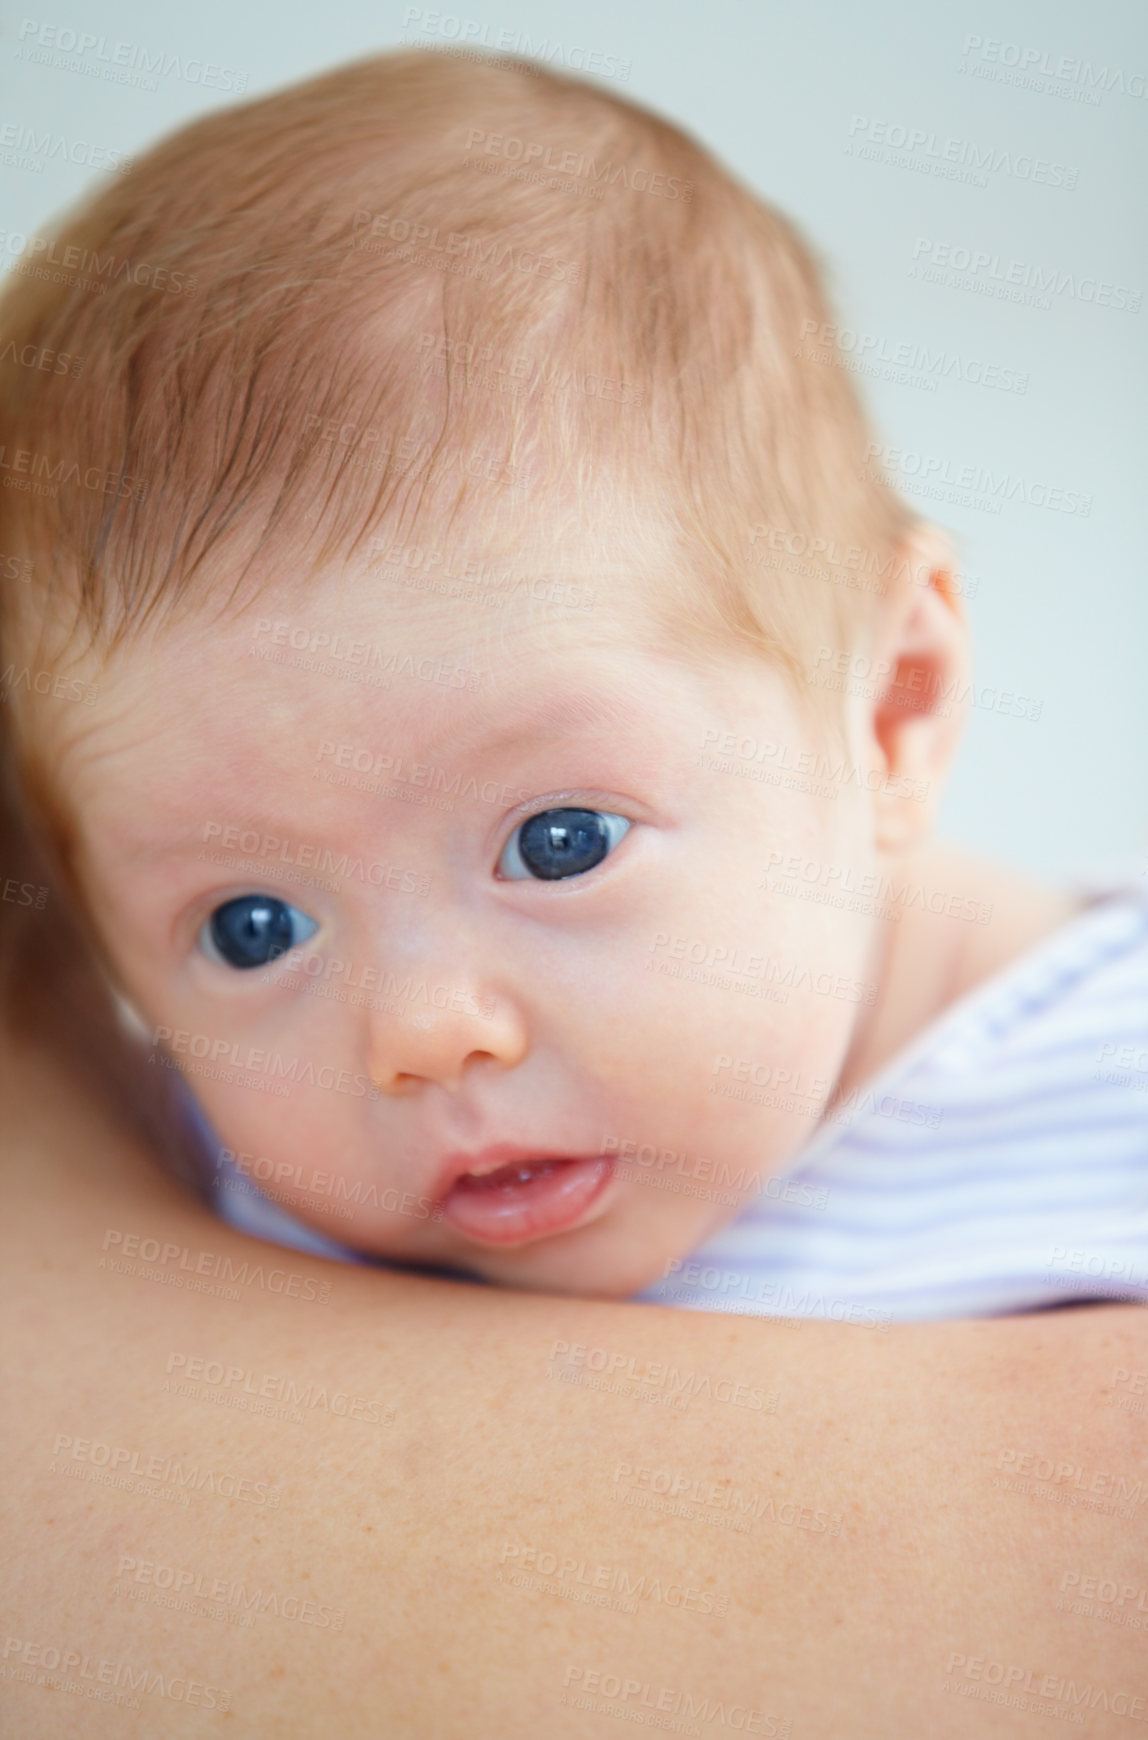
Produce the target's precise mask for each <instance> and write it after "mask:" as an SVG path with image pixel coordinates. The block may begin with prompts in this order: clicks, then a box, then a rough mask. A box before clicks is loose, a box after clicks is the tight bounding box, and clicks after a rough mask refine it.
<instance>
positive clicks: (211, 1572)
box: [0, 1068, 1148, 1740]
mask: <svg viewBox="0 0 1148 1740" xmlns="http://www.w3.org/2000/svg"><path fill="white" fill-rule="evenodd" d="M20 1079H21V1082H22V1086H21V1085H20V1084H19V1083H18V1084H17V1089H16V1099H17V1101H21V1102H22V1103H21V1106H20V1108H19V1110H20V1115H19V1116H18V1117H17V1118H16V1119H15V1120H14V1121H13V1122H12V1123H11V1124H10V1125H9V1131H10V1133H9V1135H8V1136H7V1138H6V1141H5V1143H4V1146H3V1152H2V1154H0V1158H2V1159H3V1161H4V1163H5V1191H6V1214H5V1217H4V1222H3V1226H2V1227H0V1243H2V1245H3V1253H2V1254H3V1264H2V1268H3V1272H4V1274H5V1277H6V1279H5V1286H6V1289H7V1297H6V1300H5V1303H4V1309H3V1318H2V1320H3V1322H4V1324H5V1330H4V1337H5V1341H6V1349H5V1354H6V1365H7V1370H8V1373H9V1377H8V1393H9V1394H10V1395H12V1396H15V1397H18V1398H19V1404H20V1405H19V1406H18V1407H17V1408H15V1409H13V1410H12V1418H11V1421H10V1423H9V1426H8V1428H7V1434H6V1435H7V1449H8V1456H7V1469H6V1475H7V1478H6V1480H5V1482H4V1487H3V1492H2V1494H0V1503H2V1505H3V1507H4V1509H5V1511H6V1516H5V1520H4V1532H5V1536H6V1538H7V1540H8V1541H9V1542H10V1544H11V1547H12V1549H13V1550H12V1555H11V1557H12V1564H13V1566H14V1567H15V1569H14V1570H13V1571H11V1572H10V1573H9V1575H8V1578H7V1582H6V1584H5V1586H4V1588H3V1601H4V1605H5V1608H6V1621H7V1623H6V1627H5V1634H6V1639H7V1641H6V1643H5V1646H4V1647H5V1650H6V1651H7V1653H6V1655H5V1657H4V1659H3V1663H2V1666H3V1674H2V1676H0V1703H2V1704H3V1705H5V1706H11V1711H12V1714H11V1715H10V1716H9V1715H8V1714H7V1713H5V1716H4V1719H3V1721H4V1723H5V1724H6V1730H5V1731H8V1732H13V1733H19V1734H21V1735H27V1736H29V1737H37V1736H44V1737H45V1740H47V1737H48V1736H51V1737H52V1740H59V1737H61V1736H64V1737H68V1736H77V1737H79V1736H83V1737H85V1740H86V1737H88V1736H92V1735H102V1734H105V1733H107V1734H115V1735H123V1734H127V1735H129V1736H134V1735H140V1736H143V1735H148V1734H154V1733H157V1732H160V1731H161V1730H162V1731H165V1732H166V1731H168V1729H171V1731H173V1732H174V1731H175V1730H176V1729H178V1730H179V1731H180V1732H184V1731H188V1732H190V1731H192V1728H194V1731H195V1732H199V1731H200V1729H201V1728H202V1729H203V1731H205V1732H206V1731H208V1729H209V1728H210V1730H211V1731H213V1732H214V1731H215V1723H216V1722H217V1721H218V1722H219V1731H220V1732H223V1731H224V1726H225V1724H226V1721H227V1720H231V1721H233V1722H234V1721H235V1719H236V1718H237V1719H238V1726H237V1730H236V1731H239V1732H244V1733H268V1734H270V1733H274V1734H277V1735H280V1734H281V1735H284V1736H287V1737H288V1740H291V1737H294V1736H296V1735H297V1736H299V1737H300V1740H304V1737H305V1736H310V1735H313V1734H316V1733H335V1732H337V1733H340V1734H343V1735H345V1736H347V1740H359V1737H362V1740H368V1737H370V1740H375V1737H376V1736H377V1735H379V1734H380V1733H382V1732H385V1733H386V1734H387V1735H388V1736H392V1735H393V1736H395V1737H405V1736H410V1737H411V1740H415V1737H416V1736H418V1737H421V1736H423V1735H426V1734H435V1735H436V1736H443V1737H444V1740H451V1737H453V1736H458V1737H459V1740H463V1737H464V1736H466V1737H467V1740H470V1737H471V1736H473V1735H475V1734H480V1735H484V1734H494V1733H498V1734H500V1735H504V1736H507V1737H508V1740H535V1737H536V1736H537V1735H539V1734H546V1735H554V1736H557V1737H559V1740H561V1737H564V1736H571V1737H573V1736H577V1735H582V1734H585V1733H587V1732H590V1731H591V1730H594V1731H596V1728H597V1727H598V1726H600V1725H601V1716H602V1714H604V1713H612V1712H613V1713H616V1711H617V1710H618V1709H619V1708H621V1709H623V1710H624V1711H628V1712H629V1713H630V1714H632V1713H633V1712H634V1711H637V1712H639V1713H640V1714H641V1715H643V1716H644V1717H645V1716H648V1714H649V1713H651V1712H653V1711H658V1712H661V1714H662V1716H663V1718H664V1721H665V1722H666V1723H667V1724H669V1723H670V1722H672V1721H677V1720H680V1721H681V1722H682V1723H683V1724H684V1725H685V1726H687V1727H688V1726H689V1725H690V1721H689V1720H688V1718H691V1712H692V1718H691V1719H692V1722H693V1723H695V1724H696V1723H697V1721H698V1713H699V1711H702V1712H705V1718H704V1719H705V1722H706V1723H707V1724H711V1725H712V1726H713V1727H714V1729H715V1731H716V1730H717V1729H718V1728H719V1727H720V1728H722V1731H724V1726H727V1725H731V1721H730V1720H727V1718H729V1713H730V1711H731V1710H736V1711H739V1712H740V1714H739V1715H738V1717H737V1719H736V1720H733V1721H732V1725H733V1726H739V1727H741V1728H742V1729H744V1730H745V1731H747V1732H751V1733H761V1734H774V1735H783V1734H784V1733H786V1732H789V1731H792V1732H793V1733H800V1734H802V1735H804V1736H806V1737H807V1740H830V1737H832V1736H837V1735H839V1734H842V1733H848V1734H849V1735H850V1736H851V1740H869V1737H870V1736H871V1737H872V1740H883V1737H885V1736H887V1735H889V1734H891V1733H912V1732H919V1731H923V1730H926V1729H927V1731H928V1732H929V1733H930V1734H936V1735H939V1736H942V1737H944V1736H952V1737H953V1740H956V1737H957V1736H959V1735H964V1734H966V1733H967V1732H968V1731H969V1729H968V1712H967V1710H966V1708H965V1703H966V1702H967V1698H966V1697H964V1696H962V1695H961V1694H962V1692H963V1691H964V1690H965V1688H966V1687H971V1688H973V1691H972V1693H971V1694H970V1695H975V1688H976V1684H977V1676H978V1675H980V1677H981V1679H982V1680H984V1682H985V1683H994V1681H995V1682H996V1683H999V1681H1000V1674H998V1673H997V1671H996V1666H995V1664H996V1663H998V1662H1000V1663H1002V1664H1003V1665H1002V1666H1001V1670H1000V1672H1001V1674H1004V1673H1005V1672H1011V1671H1012V1668H1013V1667H1014V1666H1017V1665H1019V1666H1021V1667H1023V1668H1024V1671H1025V1673H1026V1674H1027V1673H1029V1672H1030V1671H1031V1672H1032V1673H1034V1674H1036V1675H1037V1678H1038V1681H1039V1676H1040V1674H1041V1673H1042V1672H1043V1673H1050V1672H1052V1671H1053V1670H1054V1669H1055V1672H1056V1674H1058V1675H1060V1676H1063V1675H1065V1674H1070V1675H1071V1674H1075V1677H1076V1681H1078V1682H1079V1683H1080V1684H1083V1683H1084V1680H1085V1679H1086V1678H1090V1682H1091V1684H1092V1685H1093V1686H1096V1685H1105V1686H1107V1687H1108V1688H1109V1689H1110V1691H1112V1690H1122V1689H1124V1688H1126V1687H1128V1686H1129V1685H1132V1684H1133V1683H1139V1682H1138V1681H1137V1677H1136V1676H1137V1674H1138V1673H1139V1671H1140V1653H1139V1649H1138V1647H1137V1639H1136V1638H1135V1637H1134V1636H1133V1634H1132V1632H1131V1631H1130V1630H1128V1629H1127V1628H1120V1627H1116V1626H1111V1625H1108V1626H1105V1625H1102V1624H1099V1623H1092V1622H1090V1621H1089V1619H1088V1618H1087V1616H1085V1617H1083V1618H1082V1617H1081V1616H1079V1615H1077V1614H1075V1613H1073V1612H1069V1611H1065V1610H1064V1606H1063V1602H1062V1604H1061V1606H1058V1601H1060V1600H1061V1595H1062V1591H1063V1590H1065V1589H1067V1588H1068V1587H1070V1585H1067V1584H1065V1583H1064V1579H1065V1577H1066V1576H1069V1577H1071V1576H1072V1575H1074V1574H1077V1573H1079V1575H1080V1576H1081V1577H1082V1578H1083V1577H1101V1578H1104V1579H1108V1580H1114V1581H1115V1582H1116V1584H1117V1586H1119V1587H1122V1586H1124V1585H1125V1584H1129V1585H1131V1584H1133V1583H1135V1582H1136V1581H1137V1579H1139V1580H1141V1581H1142V1567H1143V1564H1144V1562H1145V1559H1146V1555H1148V1527H1146V1525H1145V1517H1146V1514H1148V1504H1146V1503H1145V1498H1146V1495H1145V1494H1144V1493H1143V1491H1141V1490H1140V1484H1139V1477H1140V1475H1141V1472H1142V1466H1143V1461H1142V1451H1141V1447H1140V1444H1139V1438H1140V1436H1141V1433H1142V1426H1143V1422H1142V1420H1141V1419H1139V1418H1137V1417H1135V1416H1134V1415H1133V1414H1132V1413H1131V1412H1130V1411H1128V1410H1127V1409H1124V1408H1121V1407H1120V1406H1119V1405H1118V1404H1119V1402H1120V1401H1121V1399H1122V1398H1123V1397H1124V1396H1125V1395H1126V1394H1131V1393H1133V1391H1134V1389H1135V1385H1134V1384H1133V1382H1132V1378H1131V1375H1130V1374H1135V1373H1148V1314H1146V1313H1144V1312H1143V1311H1142V1310H1139V1309H1137V1308H1134V1307H1128V1308H1123V1307H1102V1308H1099V1309H1085V1310H1066V1311H1060V1312H1054V1313H1048V1314H1045V1315H1044V1316H1038V1317H1018V1318H1006V1319H997V1320H990V1321H983V1322H971V1323H942V1324H921V1325H902V1326H899V1327H894V1328H893V1329H892V1330H890V1331H889V1332H888V1333H876V1332H872V1331H868V1330H863V1329H860V1328H856V1327H853V1326H850V1325H844V1324H820V1323H808V1322H802V1323H796V1324H794V1323H784V1324H783V1323H776V1322H771V1321H769V1320H763V1319H743V1318H736V1317H728V1316H712V1315H708V1314H704V1313H693V1312H686V1311H672V1310H665V1309H657V1308H652V1307H645V1306H635V1305H632V1304H626V1303H609V1302H602V1301H595V1300H586V1299H571V1298H566V1297H564V1298H553V1297H548V1296H545V1295H538V1294H513V1293H510V1292H507V1291H504V1290H501V1289H497V1288H473V1287H463V1286H457V1285H451V1284H448V1283H442V1282H437V1281H430V1280H424V1279H422V1278H419V1277H405V1276H395V1275H385V1274H381V1273H376V1272H372V1271H367V1270H360V1269H354V1268H350V1267H346V1266H343V1265H333V1264H328V1263H324V1262H321V1261H319V1260H317V1259H314V1258H310V1257H304V1256H301V1255H296V1254H295V1253H290V1252H284V1251H283V1250H281V1249H279V1248H278V1247H271V1246H267V1245H261V1244H259V1243H258V1242H257V1241H254V1240H251V1239H247V1238H244V1237H242V1236H241V1235H239V1234H237V1233H235V1232H233V1231H231V1230H230V1229H228V1228H226V1227H222V1226H220V1225H219V1224H218V1223H216V1222H214V1221H213V1220H212V1218H211V1217H210V1215H208V1214H207V1213H206V1212H205V1211H204V1209H203V1208H202V1207H201V1205H199V1204H197V1203H195V1202H193V1201H190V1200H189V1199H186V1198H185V1197H183V1196H182V1195H181V1194H180V1193H179V1191H178V1190H177V1188H176V1187H175V1186H174V1185H173V1184H172V1182H171V1180H169V1179H166V1178H165V1177H163V1176H162V1174H160V1173H159V1172H158V1171H156V1169H155V1168H154V1167H152V1166H151V1165H150V1163H149V1161H148V1158H147V1157H146V1156H144V1155H142V1154H139V1153H133V1152H132V1151H131V1149H130V1147H128V1146H126V1145H125V1144H124V1143H123V1141H122V1139H121V1138H120V1137H119V1136H117V1135H116V1133H115V1132H114V1131H110V1130H108V1129H105V1128H104V1127H102V1126H101V1124H100V1122H99V1119H98V1118H96V1117H94V1116H93V1114H92V1111H91V1108H90V1107H86V1106H85V1105H84V1103H83V1102H82V1101H81V1100H78V1099H77V1098H76V1096H75V1094H74V1092H73V1090H72V1089H71V1087H70V1086H69V1083H68V1081H67V1080H66V1079H63V1078H61V1077H60V1075H59V1074H58V1073H57V1074H56V1075H55V1076H53V1075H52V1073H51V1071H50V1070H40V1071H39V1073H36V1072H35V1071H34V1070H33V1069H31V1068H28V1069H25V1070H23V1071H22V1072H21V1078H20ZM1145 1381H1146V1382H1148V1378H1146V1379H1145ZM858 1592H863V1593H858ZM524 1636H525V1637H528V1638H529V1647H528V1648H523V1638H524ZM827 1660H831V1662H832V1672H829V1673H827V1672H826V1662H827ZM986 1663H988V1664H990V1665H991V1673H990V1672H989V1671H988V1669H986V1666H985V1664H986ZM1050 1695H1051V1694H1050ZM619 1699H620V1700H621V1702H620V1703H619ZM1040 1707H1041V1708H1043V1705H1041V1706H1040ZM192 1710H194V1712H195V1714H194V1715H193V1714H192V1713H191V1712H192ZM719 1710H720V1711H722V1712H724V1714H723V1715H722V1717H721V1718H720V1720H719V1718H718V1716H717V1714H716V1712H718V1711H719ZM1002 1720H1007V1716H1006V1715H1005V1714H1004V1713H1002ZM647 1725H648V1723H647ZM1029 1725H1030V1724H1029V1720H1028V1717H1027V1716H1018V1717H1017V1718H1016V1723H1015V1726H1014V1727H1007V1726H1006V1727H1000V1728H998V1729H994V1732H1000V1733H1006V1732H1007V1733H1012V1732H1014V1731H1015V1732H1021V1731H1026V1730H1027V1728H1028V1726H1029ZM1097 1731H1098V1732H1100V1731H1104V1732H1107V1731H1109V1730H1107V1729H1105V1730H1101V1729H1099V1728H1098V1730H1097Z"/></svg>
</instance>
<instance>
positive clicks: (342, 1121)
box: [189, 1072, 361, 1191]
mask: <svg viewBox="0 0 1148 1740" xmlns="http://www.w3.org/2000/svg"><path fill="white" fill-rule="evenodd" d="M250 1073H251V1085H241V1084H239V1083H235V1082H223V1081H206V1082H202V1083H201V1082H198V1081H196V1079H195V1077H194V1076H192V1077H189V1082H190V1085H191V1086H192V1088H193V1089H194V1090H195V1092H196V1097H197V1098H198V1100H199V1103H200V1105H201V1106H202V1107H203V1110H204V1112H205V1113H206V1115H207V1118H208V1121H209V1123H210V1124H211V1126H212V1129H213V1130H214V1132H215V1134H216V1136H217V1138H218V1142H219V1146H220V1147H221V1149H222V1150H223V1151H224V1155H225V1158H227V1159H232V1157H233V1156H234V1159H232V1163H233V1164H238V1166H239V1169H240V1171H242V1172H244V1173H245V1175H247V1176H248V1177H251V1178H252V1179H253V1180H254V1181H255V1182H257V1183H258V1184H259V1185H260V1186H261V1188H265V1189H266V1188H274V1189H277V1190H284V1191H286V1190H293V1189H300V1188H303V1189H307V1188H309V1187H310V1186H311V1183H312V1175H313V1174H314V1173H315V1172H318V1171H326V1172H327V1173H330V1172H331V1171H332V1170H333V1168H334V1167H335V1165H336V1161H337V1158H338V1156H339V1155H340V1154H343V1153H345V1152H346V1150H347V1146H348V1136H349V1134H350V1131H349V1129H348V1126H349V1125H350V1124H351V1123H352V1121H355V1120H356V1114H355V1113H354V1112H351V1111H349V1108H348V1105H347V1104H345V1103H344V1096H342V1095H340V1094H339V1093H338V1092H337V1091H335V1090H334V1089H332V1090H329V1091H325V1090H323V1089H316V1088H311V1087H307V1086H301V1085H299V1084H298V1083H296V1082H292V1081H290V1080H285V1079H283V1077H282V1076H275V1075H271V1074H262V1073H259V1072H250ZM358 1115H359V1116H361V1114H358Z"/></svg>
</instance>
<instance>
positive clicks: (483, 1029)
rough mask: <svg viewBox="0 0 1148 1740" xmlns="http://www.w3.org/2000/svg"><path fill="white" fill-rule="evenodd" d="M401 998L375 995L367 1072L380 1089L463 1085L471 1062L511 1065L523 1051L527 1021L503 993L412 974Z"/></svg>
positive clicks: (405, 1091) (401, 1091)
mask: <svg viewBox="0 0 1148 1740" xmlns="http://www.w3.org/2000/svg"><path fill="white" fill-rule="evenodd" d="M398 988H399V989H400V990H402V991H404V992H405V995H400V996H397V997H396V996H379V997H376V998H372V999H371V1002H372V1003H373V1004H374V1005H375V1007H373V1008H371V1009H370V1010H369V1015H370V1037H369V1041H368V1073H369V1075H370V1078H371V1081H372V1082H373V1083H374V1085H375V1087H377V1088H378V1089H379V1090H380V1092H382V1093H386V1094H392V1095H395V1096H398V1095H404V1094H409V1093H413V1092H414V1091H415V1090H416V1089H417V1088H419V1087H420V1086H422V1085H424V1084H425V1083H428V1082H431V1083H433V1084H434V1085H435V1086H437V1087H443V1088H446V1089H447V1090H448V1092H451V1093H453V1092H455V1091H457V1089H458V1088H459V1087H461V1085H462V1083H463V1081H464V1079H465V1076H466V1072H467V1067H468V1065H470V1064H472V1063H474V1062H476V1061H480V1060H493V1061H494V1062H495V1063H498V1064H501V1065H502V1067H503V1068H505V1069H512V1068H513V1067H514V1065H515V1064H517V1063H521V1062H522V1059H523V1058H524V1057H525V1056H526V1052H527V1049H528V1046H527V1033H526V1024H525V1021H524V1019H523V1017H522V1014H521V1012H520V1011H519V1010H518V1009H517V1008H516V1007H515V1006H514V1004H513V1002H512V1001H511V999H509V998H507V997H506V996H496V995H495V994H494V993H493V992H490V991H486V990H484V989H483V988H482V987H480V986H479V985H477V984H476V983H473V982H471V983H463V982H455V983H453V984H436V983H434V982H433V981H430V980H427V979H420V978H418V977H417V976H415V975H413V974H412V976H411V979H410V981H409V983H407V984H405V985H403V986H401V987H398Z"/></svg>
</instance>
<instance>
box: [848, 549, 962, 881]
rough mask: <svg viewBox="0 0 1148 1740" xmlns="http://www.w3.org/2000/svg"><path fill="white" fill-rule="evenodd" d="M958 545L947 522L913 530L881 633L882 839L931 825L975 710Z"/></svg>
mask: <svg viewBox="0 0 1148 1740" xmlns="http://www.w3.org/2000/svg"><path fill="white" fill-rule="evenodd" d="M955 572H956V563H955V560H954V554H953V549H952V545H951V544H950V542H949V540H948V538H947V537H946V535H945V533H944V532H942V531H941V530H940V528H939V527H937V526H933V525H929V524H927V523H922V524H920V525H918V526H915V527H914V528H913V529H912V530H911V531H910V532H909V533H907V534H906V536H905V538H904V539H903V541H902V543H901V546H900V548H899V550H898V556H897V561H896V563H895V564H894V575H895V578H894V581H893V584H892V586H891V587H890V592H889V597H888V599H887V602H886V604H885V606H884V610H883V613H882V616H881V620H880V626H879V628H878V632H877V634H876V636H875V640H874V657H875V659H876V661H877V663H876V666H875V668H876V669H877V670H878V671H880V672H881V673H882V678H881V680H880V684H879V693H878V695H877V697H876V698H875V699H874V701H873V703H872V708H871V712H870V716H869V722H870V729H871V733H872V743H871V746H870V747H871V753H872V755H873V757H874V761H875V765H876V767H877V768H878V769H879V770H880V771H881V772H882V773H883V774H884V775H885V777H884V778H883V779H881V780H880V781H877V782H874V787H875V791H876V801H875V814H876V823H877V839H876V844H877V845H878V846H879V847H880V848H881V849H883V850H885V851H889V852H902V851H905V850H907V849H909V848H911V847H913V846H916V845H918V844H919V843H920V842H921V841H922V840H923V839H924V838H925V836H926V835H927V833H928V832H929V830H930V828H931V826H932V823H933V818H934V816H935V813H936V808H937V803H938V801H939V799H940V795H941V791H942V789H943V786H944V780H945V776H946V774H947V773H948V769H949V763H950V761H951V760H952V757H953V752H954V751H955V749H956V747H957V743H958V741H959V739H960V735H961V731H962V729H963V728H964V723H965V718H966V715H967V712H968V705H969V694H970V681H969V678H970V671H971V649H970V642H969V633H968V622H967V619H966V616H965V610H964V604H963V600H962V598H961V592H960V587H959V586H958V584H957V582H956V580H955V578H954V576H955Z"/></svg>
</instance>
